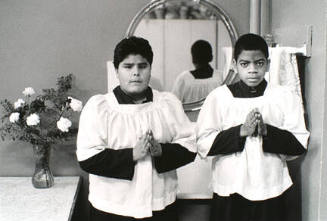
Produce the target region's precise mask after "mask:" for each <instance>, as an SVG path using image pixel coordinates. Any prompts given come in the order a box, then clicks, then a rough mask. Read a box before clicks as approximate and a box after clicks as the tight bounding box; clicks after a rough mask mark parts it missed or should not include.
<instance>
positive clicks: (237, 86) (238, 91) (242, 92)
mask: <svg viewBox="0 0 327 221" xmlns="http://www.w3.org/2000/svg"><path fill="white" fill-rule="evenodd" d="M227 87H228V88H229V90H230V91H231V92H232V94H233V96H234V97H238V98H249V97H259V96H262V95H263V93H264V92H265V90H266V87H267V81H266V80H265V79H263V81H261V83H260V84H259V85H258V86H256V87H249V86H247V85H246V84H245V83H244V82H243V81H238V82H236V83H234V84H231V85H228V86H227Z"/></svg>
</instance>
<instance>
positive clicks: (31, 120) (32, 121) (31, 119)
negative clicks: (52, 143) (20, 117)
mask: <svg viewBox="0 0 327 221" xmlns="http://www.w3.org/2000/svg"><path fill="white" fill-rule="evenodd" d="M39 123H40V117H39V115H37V114H31V115H29V116H28V117H27V118H26V124H27V125H28V126H35V125H38V124H39Z"/></svg>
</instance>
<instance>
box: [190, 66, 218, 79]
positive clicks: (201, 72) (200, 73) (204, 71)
mask: <svg viewBox="0 0 327 221" xmlns="http://www.w3.org/2000/svg"><path fill="white" fill-rule="evenodd" d="M191 74H192V75H193V77H194V78H195V79H205V78H211V77H212V74H213V69H212V67H211V66H210V65H206V66H204V67H201V68H199V69H195V70H193V71H191Z"/></svg>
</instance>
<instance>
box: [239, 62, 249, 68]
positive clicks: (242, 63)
mask: <svg viewBox="0 0 327 221" xmlns="http://www.w3.org/2000/svg"><path fill="white" fill-rule="evenodd" d="M240 65H241V67H243V68H246V67H247V66H248V65H249V63H245V62H241V63H240Z"/></svg>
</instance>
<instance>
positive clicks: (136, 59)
mask: <svg viewBox="0 0 327 221" xmlns="http://www.w3.org/2000/svg"><path fill="white" fill-rule="evenodd" d="M117 77H118V79H119V83H120V88H121V89H122V90H123V91H124V92H125V93H126V94H128V95H131V96H133V95H139V94H141V93H143V92H144V91H145V90H146V89H147V88H148V84H149V81H150V77H151V65H150V64H149V62H148V61H147V59H145V58H144V57H143V56H141V55H139V54H130V55H128V56H127V57H126V58H125V59H124V60H123V61H122V62H120V63H119V65H118V69H117Z"/></svg>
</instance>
